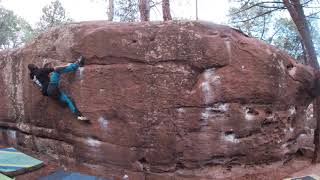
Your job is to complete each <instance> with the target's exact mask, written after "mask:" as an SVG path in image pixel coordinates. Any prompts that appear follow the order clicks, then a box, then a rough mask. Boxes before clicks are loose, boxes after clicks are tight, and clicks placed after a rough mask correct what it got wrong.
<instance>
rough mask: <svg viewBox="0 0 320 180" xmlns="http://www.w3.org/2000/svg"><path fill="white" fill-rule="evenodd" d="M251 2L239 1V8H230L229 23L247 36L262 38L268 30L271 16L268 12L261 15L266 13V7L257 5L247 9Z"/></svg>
mask: <svg viewBox="0 0 320 180" xmlns="http://www.w3.org/2000/svg"><path fill="white" fill-rule="evenodd" d="M253 4H254V2H249V3H245V2H240V4H239V5H240V7H241V8H238V7H232V8H230V10H229V13H230V14H231V15H230V16H229V17H230V19H229V24H231V25H232V26H233V27H235V28H237V29H240V30H241V31H243V32H244V33H246V34H248V35H249V36H252V37H255V38H258V39H261V40H264V36H265V34H266V33H267V32H268V31H269V27H270V24H271V20H272V16H271V15H270V14H268V15H263V14H264V13H266V9H264V8H262V7H259V6H255V7H252V8H250V9H248V8H249V7H251V6H252V5H253ZM254 17H256V18H254Z"/></svg>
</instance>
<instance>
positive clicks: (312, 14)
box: [306, 11, 320, 17]
mask: <svg viewBox="0 0 320 180" xmlns="http://www.w3.org/2000/svg"><path fill="white" fill-rule="evenodd" d="M319 13H320V11H317V12H314V13H311V14H309V15H307V16H306V17H312V16H314V15H317V14H319Z"/></svg>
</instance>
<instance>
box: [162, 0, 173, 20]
mask: <svg viewBox="0 0 320 180" xmlns="http://www.w3.org/2000/svg"><path fill="white" fill-rule="evenodd" d="M162 14H163V20H164V21H169V20H172V17H171V13H170V2H169V0H162Z"/></svg>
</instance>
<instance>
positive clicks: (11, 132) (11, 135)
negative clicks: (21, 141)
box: [7, 130, 17, 140]
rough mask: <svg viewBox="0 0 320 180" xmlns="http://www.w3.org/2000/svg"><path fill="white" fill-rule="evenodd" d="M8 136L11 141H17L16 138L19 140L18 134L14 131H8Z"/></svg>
mask: <svg viewBox="0 0 320 180" xmlns="http://www.w3.org/2000/svg"><path fill="white" fill-rule="evenodd" d="M7 136H9V137H10V139H12V140H16V138H17V132H16V131H13V130H8V131H7Z"/></svg>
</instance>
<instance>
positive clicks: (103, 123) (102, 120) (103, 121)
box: [98, 117, 109, 129]
mask: <svg viewBox="0 0 320 180" xmlns="http://www.w3.org/2000/svg"><path fill="white" fill-rule="evenodd" d="M98 122H99V124H100V127H101V128H102V129H107V127H108V124H109V122H108V120H107V119H105V118H104V117H99V118H98Z"/></svg>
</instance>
